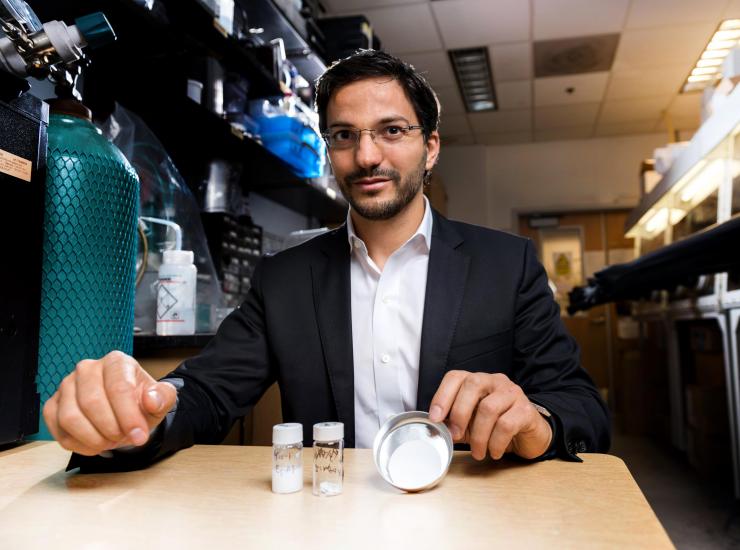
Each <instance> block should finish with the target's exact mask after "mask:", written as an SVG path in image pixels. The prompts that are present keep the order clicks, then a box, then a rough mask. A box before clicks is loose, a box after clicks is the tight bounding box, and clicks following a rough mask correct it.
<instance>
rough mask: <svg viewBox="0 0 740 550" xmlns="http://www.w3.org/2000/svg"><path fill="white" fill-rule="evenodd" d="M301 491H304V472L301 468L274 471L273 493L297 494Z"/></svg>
mask: <svg viewBox="0 0 740 550" xmlns="http://www.w3.org/2000/svg"><path fill="white" fill-rule="evenodd" d="M301 489H303V470H302V469H301V468H280V469H273V470H272V492H273V493H295V492H296V491H300V490H301Z"/></svg>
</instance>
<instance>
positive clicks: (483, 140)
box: [475, 131, 532, 145]
mask: <svg viewBox="0 0 740 550" xmlns="http://www.w3.org/2000/svg"><path fill="white" fill-rule="evenodd" d="M475 141H476V142H477V143H480V144H481V145H513V144H515V143H529V142H531V141H532V132H531V131H526V132H512V133H507V134H479V135H476V137H475Z"/></svg>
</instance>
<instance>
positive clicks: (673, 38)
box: [612, 23, 715, 71]
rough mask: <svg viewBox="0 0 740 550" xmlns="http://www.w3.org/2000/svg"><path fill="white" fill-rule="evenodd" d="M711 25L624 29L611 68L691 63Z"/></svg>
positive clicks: (701, 48)
mask: <svg viewBox="0 0 740 550" xmlns="http://www.w3.org/2000/svg"><path fill="white" fill-rule="evenodd" d="M714 28H715V25H714V24H712V23H700V24H697V25H682V26H673V27H661V28H655V29H639V30H629V31H624V32H623V33H622V39H621V40H620V41H619V47H617V55H616V57H615V59H614V66H613V68H612V70H614V71H623V70H633V69H640V68H645V67H661V66H665V65H676V64H682V63H691V64H693V63H694V62H695V61H696V60H697V59H698V58H699V56H700V55H701V52H702V51H703V50H704V47H705V46H706V45H707V42H708V41H709V38H710V37H711V36H712V33H713V31H714Z"/></svg>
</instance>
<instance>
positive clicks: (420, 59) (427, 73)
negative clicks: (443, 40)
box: [400, 50, 457, 88]
mask: <svg viewBox="0 0 740 550" xmlns="http://www.w3.org/2000/svg"><path fill="white" fill-rule="evenodd" d="M400 57H401V59H403V60H404V61H405V62H406V63H410V64H411V65H413V66H414V68H415V69H416V70H417V71H420V72H421V73H422V74H423V75H424V78H426V79H427V81H428V82H429V84H431V85H432V87H433V88H436V87H437V86H457V82H456V81H455V74H454V73H453V72H452V67H451V66H450V58H449V57H447V52H445V51H444V50H439V51H436V52H425V53H405V54H403V55H401V56H400Z"/></svg>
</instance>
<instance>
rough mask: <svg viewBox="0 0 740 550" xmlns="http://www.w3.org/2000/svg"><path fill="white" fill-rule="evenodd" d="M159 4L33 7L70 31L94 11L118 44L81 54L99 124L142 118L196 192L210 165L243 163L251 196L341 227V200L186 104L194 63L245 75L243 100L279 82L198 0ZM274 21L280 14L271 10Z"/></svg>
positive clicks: (94, 0) (275, 88)
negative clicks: (114, 116)
mask: <svg viewBox="0 0 740 550" xmlns="http://www.w3.org/2000/svg"><path fill="white" fill-rule="evenodd" d="M268 4H269V5H270V6H273V5H272V3H271V1H270V0H259V1H258V2H256V3H255V4H254V5H253V6H252V5H251V4H250V6H251V7H259V6H262V7H264V6H265V5H268ZM162 5H163V6H164V7H165V8H166V14H162V13H159V14H158V13H157V12H156V11H155V12H150V11H149V10H147V9H145V8H142V7H140V6H138V5H136V4H134V3H133V2H132V1H131V0H108V1H102V0H67V1H65V2H38V3H34V5H33V7H34V9H35V10H36V12H37V13H38V14H39V16H40V17H41V18H42V19H43V20H49V19H61V20H64V21H65V22H67V23H68V24H72V23H73V20H74V18H76V17H79V16H81V15H85V14H87V13H90V12H92V11H102V12H104V13H105V14H106V16H107V17H108V19H109V21H110V23H111V25H112V26H113V28H114V30H115V31H116V34H117V36H118V40H117V41H116V42H115V43H113V44H111V45H109V46H107V47H104V48H101V49H100V50H98V51H91V52H89V53H90V59H91V65H90V67H88V68H87V69H86V71H85V77H84V81H83V82H84V86H83V91H84V101H85V103H86V104H87V105H88V106H89V107H90V108H91V109H92V111H93V113H94V116H95V117H96V119H98V120H104V119H106V118H107V117H108V116H109V114H110V113H111V112H113V110H114V108H115V103H116V102H119V103H120V104H121V105H123V106H124V107H126V108H127V109H130V110H131V111H133V112H135V113H136V114H138V115H139V116H141V118H142V119H143V120H144V121H145V122H146V123H147V125H148V126H149V127H150V128H151V129H152V131H153V132H154V133H155V134H156V135H157V137H158V138H159V139H160V140H161V142H162V144H163V145H164V147H165V149H166V150H167V152H168V154H169V155H170V156H171V157H172V159H173V161H174V163H175V166H177V168H178V170H179V171H180V173H181V174H182V175H183V177H184V178H185V180H186V181H187V183H188V185H189V186H190V188H191V190H192V191H193V192H194V193H196V194H197V192H198V186H199V185H200V182H201V181H202V180H203V179H204V178H205V176H206V173H207V165H208V163H209V161H210V160H212V159H214V158H221V159H225V160H228V161H232V162H239V163H241V164H242V165H243V170H242V181H241V183H242V189H243V191H244V192H247V193H248V192H250V191H254V192H258V193H260V194H261V195H264V196H266V197H268V198H270V199H271V200H274V201H276V202H278V203H280V204H282V205H283V206H286V207H288V208H290V209H292V210H294V211H296V212H298V213H300V214H302V215H305V216H307V217H311V218H315V219H317V220H318V221H319V222H320V223H329V224H331V223H338V222H341V221H343V220H344V218H345V216H346V211H347V205H346V202H344V200H343V199H341V198H338V199H334V198H332V197H330V196H329V195H328V194H327V193H326V191H325V190H324V189H323V188H321V187H319V186H316V185H313V184H312V183H311V182H310V181H309V180H306V179H304V178H301V177H299V176H297V175H296V174H295V173H294V172H293V171H292V169H291V167H290V166H288V165H287V164H286V163H285V162H283V161H282V160H281V159H280V158H278V157H276V156H275V155H273V154H272V153H270V152H269V151H268V150H267V149H265V148H264V147H263V146H262V145H261V144H260V143H259V142H257V141H255V140H254V139H251V138H249V137H247V136H242V135H241V133H239V132H234V131H232V127H231V125H230V124H229V123H228V122H227V121H226V120H224V119H223V118H221V117H220V116H219V115H216V114H215V113H212V112H210V111H208V110H207V109H206V108H205V107H204V106H202V105H199V104H197V103H195V102H193V101H191V100H189V99H188V98H187V96H186V90H187V79H188V78H189V74H188V71H189V69H190V66H191V65H192V62H193V60H194V59H196V58H199V57H203V56H213V57H215V58H217V59H219V60H220V61H221V62H222V63H223V64H224V66H225V67H226V68H227V69H228V70H231V71H235V72H239V73H240V74H243V75H244V76H246V77H247V78H248V79H249V84H250V88H249V95H250V97H252V98H258V97H266V96H275V95H280V87H279V85H278V83H277V81H276V80H275V79H274V78H273V76H272V74H271V73H270V71H268V70H267V69H266V68H265V67H264V66H262V65H261V64H260V63H259V61H258V59H257V56H256V54H255V51H254V50H252V49H250V48H248V47H246V46H245V45H244V44H241V43H239V42H237V41H236V40H235V39H233V38H230V37H226V36H224V35H223V34H222V33H221V32H220V31H219V30H218V28H217V26H216V25H214V20H213V17H212V15H211V14H210V13H209V12H208V11H207V10H206V9H205V8H204V7H203V6H201V4H199V3H198V2H197V1H196V0H169V1H167V2H162ZM273 9H275V10H276V8H274V6H273ZM268 11H269V10H268ZM273 15H274V16H276V17H282V16H281V15H280V13H279V12H278V11H274V13H273ZM281 25H289V23H287V21H284V22H282V23H281ZM291 29H292V27H291ZM291 32H292V33H293V38H292V39H291V40H296V38H295V37H296V36H297V33H296V32H295V29H292V30H291ZM298 38H300V37H298Z"/></svg>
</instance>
